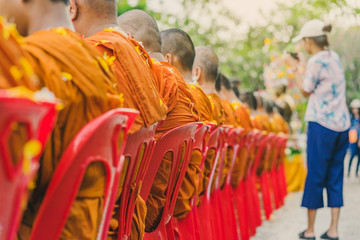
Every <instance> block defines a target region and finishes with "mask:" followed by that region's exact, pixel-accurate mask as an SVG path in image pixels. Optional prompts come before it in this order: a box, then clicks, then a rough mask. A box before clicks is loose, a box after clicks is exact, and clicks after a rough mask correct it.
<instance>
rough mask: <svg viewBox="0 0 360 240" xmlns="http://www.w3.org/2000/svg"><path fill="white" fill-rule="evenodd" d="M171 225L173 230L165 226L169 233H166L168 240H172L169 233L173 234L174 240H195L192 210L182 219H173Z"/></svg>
mask: <svg viewBox="0 0 360 240" xmlns="http://www.w3.org/2000/svg"><path fill="white" fill-rule="evenodd" d="M168 225H169V224H168ZM172 225H173V228H170V226H169V227H168V226H167V230H168V231H170V232H168V239H172V234H171V232H173V233H174V232H175V235H176V239H180V240H195V227H194V216H193V210H191V211H190V212H189V213H188V214H187V215H186V217H185V218H184V219H176V218H173V220H172Z"/></svg>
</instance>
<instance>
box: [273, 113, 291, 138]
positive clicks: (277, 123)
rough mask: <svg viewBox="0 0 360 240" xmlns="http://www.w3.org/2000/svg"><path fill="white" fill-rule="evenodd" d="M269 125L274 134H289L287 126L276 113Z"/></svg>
mask: <svg viewBox="0 0 360 240" xmlns="http://www.w3.org/2000/svg"><path fill="white" fill-rule="evenodd" d="M271 125H272V128H273V130H274V132H276V133H285V134H289V133H290V131H289V125H288V124H287V122H286V121H285V120H284V118H283V117H282V116H281V115H280V114H278V113H274V116H273V119H272V122H271Z"/></svg>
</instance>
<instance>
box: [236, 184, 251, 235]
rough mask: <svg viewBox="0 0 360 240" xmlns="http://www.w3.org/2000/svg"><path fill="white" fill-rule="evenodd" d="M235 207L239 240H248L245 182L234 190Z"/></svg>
mask: <svg viewBox="0 0 360 240" xmlns="http://www.w3.org/2000/svg"><path fill="white" fill-rule="evenodd" d="M234 197H235V206H236V209H237V214H238V219H239V225H240V236H241V240H250V235H249V221H248V219H249V211H248V207H249V205H248V204H247V201H246V196H245V180H243V181H241V182H240V183H239V186H237V188H236V189H235V190H234Z"/></svg>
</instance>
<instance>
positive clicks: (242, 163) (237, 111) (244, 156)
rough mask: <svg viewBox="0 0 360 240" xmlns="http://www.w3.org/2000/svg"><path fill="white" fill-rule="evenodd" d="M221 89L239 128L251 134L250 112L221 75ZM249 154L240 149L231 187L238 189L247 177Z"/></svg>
mask: <svg viewBox="0 0 360 240" xmlns="http://www.w3.org/2000/svg"><path fill="white" fill-rule="evenodd" d="M220 89H221V94H222V96H223V97H224V98H225V99H227V100H228V102H230V103H231V106H232V108H233V111H234V115H235V118H236V122H237V125H238V127H241V128H243V129H244V135H246V134H249V133H250V131H251V130H252V128H253V127H252V124H251V119H250V111H249V110H248V109H247V108H246V107H245V105H244V104H243V103H242V102H241V101H240V99H238V97H237V96H236V93H235V91H234V87H233V86H232V84H231V82H230V80H229V79H228V78H227V77H226V76H224V75H223V74H221V83H220ZM248 154H249V153H248V152H247V149H246V147H245V146H244V147H243V148H241V149H239V153H238V156H237V157H236V159H235V164H234V168H233V171H232V174H231V185H232V186H233V187H234V188H235V187H237V186H238V184H239V183H240V181H241V179H243V178H244V177H245V176H246V172H245V171H246V168H247V164H248V160H249V155H248Z"/></svg>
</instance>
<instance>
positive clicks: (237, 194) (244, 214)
mask: <svg viewBox="0 0 360 240" xmlns="http://www.w3.org/2000/svg"><path fill="white" fill-rule="evenodd" d="M256 134H257V132H256V131H254V130H253V131H251V132H249V133H248V134H247V135H246V136H244V139H243V147H244V148H245V151H246V153H247V156H246V158H245V159H246V161H247V162H249V161H250V155H251V153H250V152H251V150H252V149H253V147H254V145H255V137H256ZM249 166H250V165H246V166H245V170H244V176H243V179H241V180H240V183H239V185H238V186H237V187H236V188H235V189H233V194H234V201H235V207H236V209H237V216H238V222H239V228H240V236H241V240H249V239H250V231H249V230H250V229H249V228H250V225H251V223H250V220H252V219H250V217H249V215H250V209H251V206H252V205H251V203H252V202H248V201H247V196H249V194H248V192H247V191H245V188H246V179H247V177H248V175H249V171H250V169H249Z"/></svg>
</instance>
